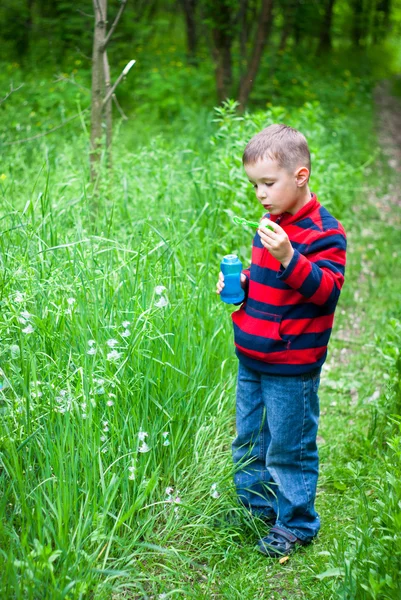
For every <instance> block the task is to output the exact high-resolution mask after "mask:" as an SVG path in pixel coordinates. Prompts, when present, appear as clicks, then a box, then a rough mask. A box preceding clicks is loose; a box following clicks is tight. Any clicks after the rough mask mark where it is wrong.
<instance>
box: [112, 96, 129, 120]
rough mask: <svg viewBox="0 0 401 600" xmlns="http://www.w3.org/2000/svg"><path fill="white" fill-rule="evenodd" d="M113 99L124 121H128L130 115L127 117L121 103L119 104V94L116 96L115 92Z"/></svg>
mask: <svg viewBox="0 0 401 600" xmlns="http://www.w3.org/2000/svg"><path fill="white" fill-rule="evenodd" d="M113 100H114V104H115V105H116V107H117V110H118V112H119V113H120V115H121V118H122V119H123V120H124V121H128V117H127V115H126V114H125V113H124V111H123V109H122V108H121V106H120V104H119V102H118V100H117V96H116V95H115V94H113Z"/></svg>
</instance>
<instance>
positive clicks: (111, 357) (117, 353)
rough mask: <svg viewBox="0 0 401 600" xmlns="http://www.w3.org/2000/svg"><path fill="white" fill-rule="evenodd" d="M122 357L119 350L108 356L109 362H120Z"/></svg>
mask: <svg viewBox="0 0 401 600" xmlns="http://www.w3.org/2000/svg"><path fill="white" fill-rule="evenodd" d="M120 356H121V352H117V350H112V351H111V352H109V353H108V354H107V360H118V359H119V358H120Z"/></svg>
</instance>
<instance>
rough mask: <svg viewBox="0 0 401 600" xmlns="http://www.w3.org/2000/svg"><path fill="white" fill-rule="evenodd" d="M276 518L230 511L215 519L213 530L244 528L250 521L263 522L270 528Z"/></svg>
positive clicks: (236, 510)
mask: <svg viewBox="0 0 401 600" xmlns="http://www.w3.org/2000/svg"><path fill="white" fill-rule="evenodd" d="M276 518H277V517H276V516H274V517H269V516H267V515H263V514H260V515H258V514H255V513H252V512H250V511H249V510H244V509H242V510H241V509H234V508H232V509H230V510H228V511H227V512H226V513H225V514H224V515H222V516H219V517H216V518H215V519H214V522H213V527H214V528H215V529H217V528H221V527H244V525H250V524H251V523H252V520H260V521H263V523H264V524H265V525H267V526H268V527H271V526H272V525H274V523H275V522H276Z"/></svg>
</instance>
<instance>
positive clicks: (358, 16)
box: [352, 0, 364, 46]
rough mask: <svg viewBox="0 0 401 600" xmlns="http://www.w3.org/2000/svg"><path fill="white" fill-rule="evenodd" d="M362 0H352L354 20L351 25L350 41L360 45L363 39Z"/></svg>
mask: <svg viewBox="0 0 401 600" xmlns="http://www.w3.org/2000/svg"><path fill="white" fill-rule="evenodd" d="M363 17H364V15H363V0H354V21H353V25H352V41H353V43H354V45H355V46H360V45H361V42H362V40H363V37H364V36H363Z"/></svg>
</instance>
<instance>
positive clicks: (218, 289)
mask: <svg viewBox="0 0 401 600" xmlns="http://www.w3.org/2000/svg"><path fill="white" fill-rule="evenodd" d="M245 285H246V277H245V275H244V274H243V273H241V287H242V289H244V288H245ZM223 287H224V275H223V273H222V272H221V271H220V273H219V280H218V282H217V284H216V294H220V293H221V290H222V289H223Z"/></svg>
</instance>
